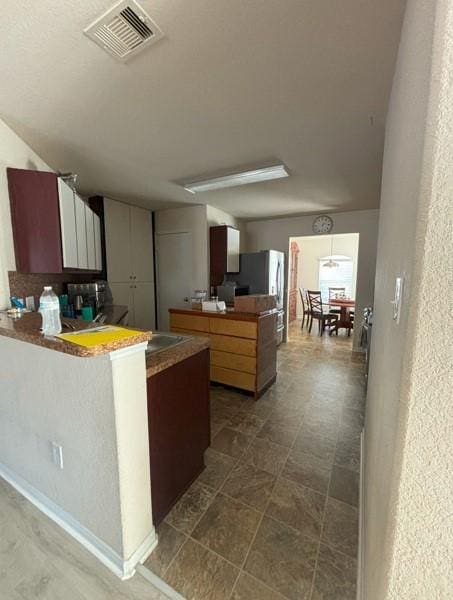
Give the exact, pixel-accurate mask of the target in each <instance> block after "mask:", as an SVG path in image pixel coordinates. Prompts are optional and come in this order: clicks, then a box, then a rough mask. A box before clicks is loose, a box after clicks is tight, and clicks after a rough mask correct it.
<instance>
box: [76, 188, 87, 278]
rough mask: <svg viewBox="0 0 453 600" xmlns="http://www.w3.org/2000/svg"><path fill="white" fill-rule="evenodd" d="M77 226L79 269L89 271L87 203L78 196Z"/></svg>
mask: <svg viewBox="0 0 453 600" xmlns="http://www.w3.org/2000/svg"><path fill="white" fill-rule="evenodd" d="M74 201H75V213H76V226H77V256H78V263H79V269H88V248H87V227H86V219H85V206H86V205H85V202H84V201H83V200H82V198H81V197H80V196H77V194H75V195H74Z"/></svg>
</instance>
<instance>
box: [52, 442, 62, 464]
mask: <svg viewBox="0 0 453 600" xmlns="http://www.w3.org/2000/svg"><path fill="white" fill-rule="evenodd" d="M50 448H51V451H52V461H53V463H54V464H55V465H56V466H57V467H58V468H59V469H62V468H63V446H60V444H57V443H56V442H50Z"/></svg>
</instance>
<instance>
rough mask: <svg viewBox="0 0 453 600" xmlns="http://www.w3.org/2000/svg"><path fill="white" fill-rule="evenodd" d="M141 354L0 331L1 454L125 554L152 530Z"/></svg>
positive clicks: (12, 469) (2, 460)
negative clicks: (72, 348)
mask: <svg viewBox="0 0 453 600" xmlns="http://www.w3.org/2000/svg"><path fill="white" fill-rule="evenodd" d="M143 355H144V352H143V351H141V352H139V353H135V354H133V355H130V356H125V357H124V358H121V359H118V360H116V361H114V362H111V361H110V358H109V355H106V356H101V357H95V358H86V359H85V358H78V357H72V356H69V355H66V354H62V353H60V352H55V351H53V350H47V349H45V348H41V347H39V346H34V345H32V344H27V343H25V342H20V341H17V340H12V339H9V338H5V337H0V463H3V464H4V465H5V466H6V467H7V468H8V469H9V471H10V472H12V473H14V474H16V475H18V476H19V477H21V478H22V479H25V480H26V481H27V482H28V483H29V484H31V485H32V486H33V487H34V488H35V489H37V490H38V491H39V492H41V493H42V494H43V495H44V496H46V497H47V498H49V499H50V500H52V501H53V502H54V503H55V504H57V505H58V506H59V507H61V508H62V509H63V510H64V511H66V512H67V513H69V514H70V515H71V516H72V517H73V518H74V519H76V520H77V521H78V522H79V523H80V524H82V525H83V526H84V527H86V528H87V529H89V530H90V531H91V532H92V533H94V535H95V536H97V537H98V538H100V539H101V540H102V541H104V542H105V543H106V544H108V545H109V546H110V547H111V548H112V549H113V550H115V551H116V552H117V554H118V555H119V556H120V557H122V558H124V559H128V558H129V557H130V555H131V554H132V553H133V551H135V550H136V549H137V547H138V546H139V545H140V544H141V543H142V542H143V540H144V539H145V538H146V537H147V536H148V535H150V534H152V532H153V527H152V520H151V498H150V474H149V455H148V439H147V431H148V428H147V416H146V415H147V407H146V369H145V360H144V356H143ZM51 441H54V442H56V443H57V444H60V445H61V446H62V447H63V460H64V468H63V470H60V469H58V468H57V466H56V465H55V464H54V463H53V462H52V456H51V449H50V442H51Z"/></svg>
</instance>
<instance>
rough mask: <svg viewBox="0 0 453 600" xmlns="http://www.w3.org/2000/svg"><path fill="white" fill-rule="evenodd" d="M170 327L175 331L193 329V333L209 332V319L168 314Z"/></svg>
mask: <svg viewBox="0 0 453 600" xmlns="http://www.w3.org/2000/svg"><path fill="white" fill-rule="evenodd" d="M170 327H172V328H173V327H176V328H177V329H193V330H194V331H206V332H208V331H209V319H208V318H207V317H198V316H196V315H193V316H192V315H183V314H179V313H170Z"/></svg>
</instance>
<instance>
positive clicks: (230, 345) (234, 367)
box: [169, 308, 277, 399]
mask: <svg viewBox="0 0 453 600" xmlns="http://www.w3.org/2000/svg"><path fill="white" fill-rule="evenodd" d="M169 312H170V327H171V331H173V332H176V333H180V334H182V335H193V336H204V337H207V338H209V340H210V362H211V366H210V379H211V381H213V382H216V383H221V384H224V385H229V386H232V387H237V388H240V389H243V390H246V391H248V392H251V393H253V395H254V396H255V399H257V398H259V397H260V396H261V395H262V394H263V393H264V392H265V391H266V390H267V389H268V388H269V387H270V386H271V385H272V384H273V383H274V381H275V379H276V376H277V346H276V319H277V311H275V310H270V311H267V312H264V313H260V314H254V313H246V312H238V311H235V310H234V309H227V310H226V311H224V312H207V311H201V310H194V309H188V310H186V309H176V308H171V309H170V311H169Z"/></svg>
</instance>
